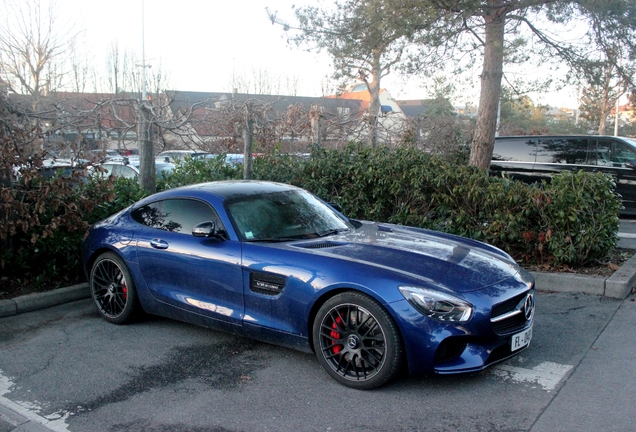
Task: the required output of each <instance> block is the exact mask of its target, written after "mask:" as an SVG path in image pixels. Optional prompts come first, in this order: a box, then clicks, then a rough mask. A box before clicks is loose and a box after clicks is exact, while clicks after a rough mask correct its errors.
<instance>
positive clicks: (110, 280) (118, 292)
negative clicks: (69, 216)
mask: <svg viewBox="0 0 636 432" xmlns="http://www.w3.org/2000/svg"><path fill="white" fill-rule="evenodd" d="M89 284H90V288H91V295H92V297H93V300H94V301H95V305H96V306H97V310H98V311H99V313H100V314H101V316H102V317H103V318H104V319H106V320H107V321H109V322H112V323H114V324H124V323H127V322H129V321H131V320H132V319H133V318H134V317H135V315H136V314H137V312H138V310H139V300H138V298H137V291H136V290H135V285H134V283H133V280H132V277H131V276H130V272H129V271H128V268H127V267H126V264H125V263H124V261H123V260H122V259H121V258H120V257H119V256H117V255H115V254H114V253H112V252H106V253H104V254H103V255H101V256H100V257H99V258H97V260H96V261H95V263H94V264H93V268H92V269H91V274H90V280H89Z"/></svg>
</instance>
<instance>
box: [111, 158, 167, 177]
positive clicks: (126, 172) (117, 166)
mask: <svg viewBox="0 0 636 432" xmlns="http://www.w3.org/2000/svg"><path fill="white" fill-rule="evenodd" d="M139 163H140V162H139V158H133V157H127V158H124V160H123V161H122V162H117V161H111V162H105V163H103V164H100V165H99V166H100V170H99V171H100V173H101V175H102V176H104V177H108V176H111V175H113V176H115V177H125V178H136V177H138V176H139ZM174 167H175V164H173V163H170V162H164V161H160V160H156V161H155V173H156V174H157V178H159V179H160V178H162V177H163V175H164V174H165V173H169V172H172V170H173V169H174Z"/></svg>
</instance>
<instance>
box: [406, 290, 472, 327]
mask: <svg viewBox="0 0 636 432" xmlns="http://www.w3.org/2000/svg"><path fill="white" fill-rule="evenodd" d="M399 290H400V292H401V293H402V295H403V296H404V298H405V299H407V300H408V302H409V303H411V305H412V306H413V307H414V308H415V309H417V310H418V311H419V312H421V313H422V314H424V315H425V316H427V317H429V318H433V319H436V320H440V321H452V322H464V321H468V320H469V319H470V317H471V316H472V314H473V307H472V305H470V304H469V303H467V302H465V301H463V300H460V299H458V298H455V297H453V296H450V295H448V294H444V293H440V292H438V291H433V290H429V289H426V288H420V287H412V286H401V287H399Z"/></svg>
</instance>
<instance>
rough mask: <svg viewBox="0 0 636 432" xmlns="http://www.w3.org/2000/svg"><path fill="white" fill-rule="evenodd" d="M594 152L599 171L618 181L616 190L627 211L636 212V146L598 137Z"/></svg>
mask: <svg viewBox="0 0 636 432" xmlns="http://www.w3.org/2000/svg"><path fill="white" fill-rule="evenodd" d="M592 149H593V151H592V152H591V153H592V154H594V155H595V161H594V163H595V165H596V168H597V169H598V171H601V172H604V173H606V174H610V175H611V176H612V177H614V179H615V181H616V192H618V193H619V194H620V195H621V196H622V199H623V205H624V206H625V213H631V214H635V213H636V165H635V164H636V147H634V146H631V145H629V144H627V143H624V142H622V141H619V140H617V139H613V138H609V137H598V138H595V139H593V141H592Z"/></svg>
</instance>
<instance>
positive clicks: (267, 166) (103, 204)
mask: <svg viewBox="0 0 636 432" xmlns="http://www.w3.org/2000/svg"><path fill="white" fill-rule="evenodd" d="M241 176H242V167H240V166H238V167H235V166H229V165H227V164H225V162H224V159H223V158H222V157H219V158H217V159H195V160H187V161H184V162H183V163H181V164H180V165H179V166H178V167H177V169H175V171H174V173H172V174H170V175H167V176H166V177H165V178H164V179H163V180H161V181H160V182H159V183H158V187H159V188H160V189H166V188H172V187H177V186H181V185H184V184H191V183H198V182H205V181H212V180H224V179H237V178H241ZM254 178H255V179H261V180H272V181H278V182H284V183H291V184H295V185H298V186H300V187H303V188H305V189H308V190H310V191H312V192H313V193H315V194H316V195H318V196H320V197H322V198H323V199H325V200H327V201H334V202H338V203H339V204H340V205H341V206H342V207H343V209H344V212H345V214H347V215H348V216H349V217H352V218H358V219H367V220H377V221H383V222H391V223H396V224H406V225H413V226H418V227H422V228H431V229H436V230H441V231H446V232H450V233H455V234H459V235H463V236H468V237H471V238H474V239H478V240H481V241H485V242H487V243H491V244H493V245H496V246H498V247H500V248H502V249H504V250H506V251H507V252H508V253H510V254H511V255H512V256H513V257H514V258H515V259H517V260H518V261H520V262H522V263H543V264H548V265H553V266H562V265H569V266H581V265H585V264H587V263H590V262H593V261H597V260H603V259H604V258H606V257H607V256H608V254H609V253H610V252H612V251H613V250H614V249H615V248H616V244H617V241H618V238H617V232H618V225H619V219H618V213H619V210H620V208H621V204H620V200H619V198H617V196H616V195H615V194H614V192H613V189H614V183H613V181H612V179H611V178H610V177H608V176H605V175H603V174H599V173H583V172H566V173H562V174H559V175H557V176H555V177H554V179H553V181H552V182H551V183H550V184H545V183H544V184H542V185H526V184H523V183H520V182H517V181H512V180H509V179H506V178H501V177H490V176H488V175H487V174H486V173H484V172H481V171H478V170H476V169H474V168H472V167H467V166H457V165H453V164H450V163H449V162H446V161H444V160H442V159H439V158H436V157H434V156H431V155H429V154H426V153H423V152H421V151H418V150H416V149H412V148H398V149H395V150H389V149H387V148H377V149H370V148H368V147H364V146H357V145H351V146H348V147H346V148H345V149H342V150H326V149H321V148H316V149H314V150H313V152H312V155H311V157H309V158H306V159H304V158H299V157H296V156H291V155H275V154H271V155H264V156H262V157H259V158H256V159H255V161H254ZM38 181H39V182H40V183H38V184H37V185H35V186H34V185H33V184H32V183H29V184H21V185H18V187H3V188H2V191H1V193H2V195H1V196H2V200H1V201H0V211H1V214H2V219H0V242H1V243H2V246H3V247H2V250H1V251H0V267H1V269H2V277H1V278H0V283H1V284H2V285H3V286H4V287H7V286H8V287H9V288H10V286H11V284H13V285H15V284H20V283H31V284H36V285H46V284H51V283H53V282H56V283H64V282H66V281H69V282H72V281H76V280H81V279H82V277H83V274H82V268H81V263H80V256H79V245H80V244H81V241H82V237H83V234H84V233H85V231H86V228H87V227H88V226H89V224H91V223H93V222H95V221H97V220H100V219H102V218H104V217H106V216H108V215H110V214H112V213H114V212H116V211H118V210H120V209H123V208H125V207H127V206H128V205H130V204H132V203H133V202H135V201H137V200H138V199H140V198H142V197H143V196H144V194H143V192H142V191H141V189H140V188H139V186H138V185H137V184H136V183H135V182H133V181H130V180H125V179H118V180H116V181H115V180H113V179H111V180H109V181H93V180H91V181H89V182H88V183H86V184H83V183H80V184H79V185H78V184H77V182H73V181H72V179H71V180H69V179H62V178H60V179H51V180H49V181H42V180H38ZM0 291H2V290H1V289H0Z"/></svg>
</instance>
